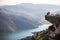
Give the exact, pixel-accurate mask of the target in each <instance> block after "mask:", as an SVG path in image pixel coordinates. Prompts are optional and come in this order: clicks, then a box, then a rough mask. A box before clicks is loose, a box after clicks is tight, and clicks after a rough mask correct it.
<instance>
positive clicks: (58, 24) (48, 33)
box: [32, 12, 60, 40]
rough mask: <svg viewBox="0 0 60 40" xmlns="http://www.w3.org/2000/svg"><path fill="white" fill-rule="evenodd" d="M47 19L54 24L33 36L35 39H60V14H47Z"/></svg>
mask: <svg viewBox="0 0 60 40" xmlns="http://www.w3.org/2000/svg"><path fill="white" fill-rule="evenodd" d="M45 20H47V21H48V22H50V23H51V24H52V25H51V26H49V27H48V29H46V30H43V31H40V32H37V33H35V34H34V35H33V36H32V39H33V40H60V14H50V12H48V13H47V15H45Z"/></svg>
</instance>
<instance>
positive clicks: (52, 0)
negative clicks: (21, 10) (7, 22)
mask: <svg viewBox="0 0 60 40" xmlns="http://www.w3.org/2000/svg"><path fill="white" fill-rule="evenodd" d="M21 3H33V4H52V5H60V0H0V6H1V5H16V4H21Z"/></svg>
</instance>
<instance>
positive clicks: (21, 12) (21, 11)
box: [0, 3, 60, 30]
mask: <svg viewBox="0 0 60 40" xmlns="http://www.w3.org/2000/svg"><path fill="white" fill-rule="evenodd" d="M1 10H2V11H1ZM59 10H60V6H56V5H48V4H31V3H22V4H17V5H10V6H8V5H6V6H0V15H4V16H2V17H4V18H3V19H2V21H1V22H3V21H5V20H7V19H8V21H5V22H8V23H10V25H13V26H14V28H16V30H20V29H30V28H35V27H37V26H39V25H41V24H44V23H47V22H46V21H45V20H44V16H45V14H46V13H47V12H48V11H50V12H52V13H54V12H56V11H59ZM3 13H4V14H3ZM2 17H1V18H2ZM5 17H6V18H7V19H5ZM0 20H1V19H0ZM5 22H4V23H1V24H3V25H5V24H6V23H5ZM4 27H5V26H3V27H1V29H2V30H3V28H4ZM7 27H8V26H7ZM11 27H12V26H11ZM5 28H6V27H5ZM8 29H9V28H6V30H8Z"/></svg>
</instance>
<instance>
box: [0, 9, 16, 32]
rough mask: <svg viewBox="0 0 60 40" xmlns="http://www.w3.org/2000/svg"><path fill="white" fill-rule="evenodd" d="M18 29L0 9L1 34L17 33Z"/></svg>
mask: <svg viewBox="0 0 60 40" xmlns="http://www.w3.org/2000/svg"><path fill="white" fill-rule="evenodd" d="M15 30H16V27H15V24H14V23H13V21H12V20H11V19H10V17H9V16H8V15H7V14H5V13H4V12H3V10H2V9H0V33H1V32H15Z"/></svg>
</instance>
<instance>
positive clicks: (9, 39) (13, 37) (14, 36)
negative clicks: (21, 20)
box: [0, 24, 50, 40]
mask: <svg viewBox="0 0 60 40" xmlns="http://www.w3.org/2000/svg"><path fill="white" fill-rule="evenodd" d="M49 25H50V24H44V25H40V26H38V28H35V29H29V30H22V31H18V32H15V33H3V36H1V37H0V38H1V39H2V38H3V40H18V39H21V38H24V37H27V36H32V35H33V34H32V32H38V31H42V30H45V29H47V28H48V26H49Z"/></svg>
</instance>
